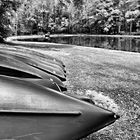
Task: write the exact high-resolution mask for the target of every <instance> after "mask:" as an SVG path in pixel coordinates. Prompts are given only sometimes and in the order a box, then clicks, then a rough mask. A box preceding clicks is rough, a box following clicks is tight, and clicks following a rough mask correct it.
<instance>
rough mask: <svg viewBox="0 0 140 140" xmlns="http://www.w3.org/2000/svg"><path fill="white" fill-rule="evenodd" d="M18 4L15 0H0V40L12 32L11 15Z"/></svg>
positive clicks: (12, 15)
mask: <svg viewBox="0 0 140 140" xmlns="http://www.w3.org/2000/svg"><path fill="white" fill-rule="evenodd" d="M18 5H19V2H18V1H16V0H0V41H2V38H3V37H6V36H8V35H10V34H9V33H12V30H13V29H12V17H14V13H15V11H16V8H17V6H18Z"/></svg>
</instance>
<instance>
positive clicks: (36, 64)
mask: <svg viewBox="0 0 140 140" xmlns="http://www.w3.org/2000/svg"><path fill="white" fill-rule="evenodd" d="M0 56H4V57H5V56H6V58H10V59H12V60H13V61H16V60H18V61H19V62H22V63H25V64H27V65H29V66H31V67H34V68H36V69H39V70H41V71H44V72H46V73H48V74H51V75H53V76H56V77H57V78H59V79H60V80H61V81H66V75H65V73H64V72H62V71H60V70H59V69H57V68H54V67H52V66H48V65H46V64H43V63H41V62H40V63H39V62H37V61H36V60H33V58H27V57H22V56H16V55H11V54H7V53H2V52H0Z"/></svg>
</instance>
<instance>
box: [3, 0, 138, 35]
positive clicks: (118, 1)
mask: <svg viewBox="0 0 140 140" xmlns="http://www.w3.org/2000/svg"><path fill="white" fill-rule="evenodd" d="M19 3H20V4H19ZM5 5H6V6H5ZM9 11H10V12H9ZM0 13H2V14H1V15H0V16H1V17H0V31H1V34H2V35H3V33H4V34H7V33H9V32H7V30H9V29H10V31H11V30H12V32H13V33H14V34H16V35H17V34H40V33H47V32H51V33H92V34H120V33H125V34H127V33H129V34H132V33H135V34H138V33H139V30H140V0H94V1H93V0H0ZM7 14H8V16H7ZM7 27H8V28H7Z"/></svg>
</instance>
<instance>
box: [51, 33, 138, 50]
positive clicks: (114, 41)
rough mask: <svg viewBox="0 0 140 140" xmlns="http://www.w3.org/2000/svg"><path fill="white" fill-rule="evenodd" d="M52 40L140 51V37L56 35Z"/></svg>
mask: <svg viewBox="0 0 140 140" xmlns="http://www.w3.org/2000/svg"><path fill="white" fill-rule="evenodd" d="M50 42H55V43H62V44H72V45H79V46H87V47H95V48H105V49H112V50H122V51H131V52H140V38H123V37H118V38H117V37H89V36H82V37H75V36H74V37H55V38H51V40H50Z"/></svg>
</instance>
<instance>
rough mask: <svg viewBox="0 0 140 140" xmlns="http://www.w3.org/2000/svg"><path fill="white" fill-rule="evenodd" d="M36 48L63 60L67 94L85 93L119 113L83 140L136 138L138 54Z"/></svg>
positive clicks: (139, 85)
mask: <svg viewBox="0 0 140 140" xmlns="http://www.w3.org/2000/svg"><path fill="white" fill-rule="evenodd" d="M0 47H7V48H8V47H9V48H11V49H18V48H19V46H18V47H16V46H8V45H7V46H5V45H1V46H0ZM22 50H24V49H23V48H22ZM36 50H37V51H39V52H42V53H44V54H50V55H52V56H55V57H57V58H59V59H61V60H62V61H63V62H64V63H65V65H66V70H67V81H66V83H65V84H66V85H67V88H68V92H67V93H71V94H81V95H87V96H89V97H90V98H92V99H93V100H94V101H95V102H96V104H98V105H100V106H103V107H105V108H107V109H110V110H113V111H114V112H116V113H118V114H119V115H120V116H121V118H120V119H119V120H118V121H117V122H115V123H114V124H112V125H111V126H108V127H106V128H105V129H103V130H100V131H98V132H96V133H94V134H91V135H90V136H88V137H87V138H84V139H83V140H139V139H140V131H139V130H140V109H139V108H140V54H138V53H130V52H121V51H112V50H104V49H97V48H87V47H69V48H68V47H67V48H60V49H59V48H52V49H49V50H48V49H45V48H44V49H43V48H42V49H41V48H40V49H36ZM24 52H26V50H24Z"/></svg>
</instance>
